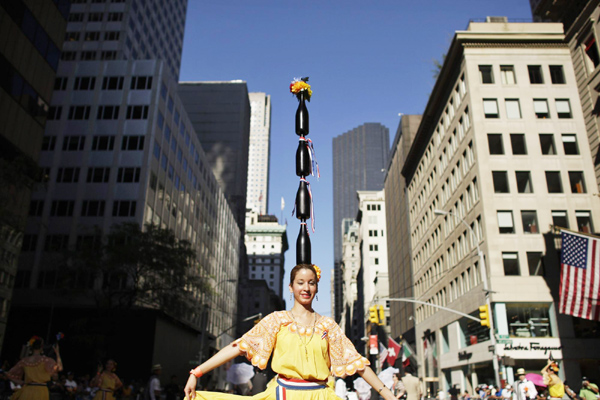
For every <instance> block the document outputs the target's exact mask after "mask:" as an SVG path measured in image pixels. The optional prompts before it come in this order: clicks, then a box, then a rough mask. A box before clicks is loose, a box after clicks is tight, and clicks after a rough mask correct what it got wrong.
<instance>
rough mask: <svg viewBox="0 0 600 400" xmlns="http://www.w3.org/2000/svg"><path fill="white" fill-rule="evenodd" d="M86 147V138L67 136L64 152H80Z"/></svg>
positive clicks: (64, 142) (64, 139) (64, 141)
mask: <svg viewBox="0 0 600 400" xmlns="http://www.w3.org/2000/svg"><path fill="white" fill-rule="evenodd" d="M84 145H85V136H65V137H64V138H63V147H62V149H63V151H80V150H83V146H84Z"/></svg>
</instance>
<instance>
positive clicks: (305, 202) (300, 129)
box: [295, 78, 312, 264]
mask: <svg viewBox="0 0 600 400" xmlns="http://www.w3.org/2000/svg"><path fill="white" fill-rule="evenodd" d="M302 80H303V81H305V82H306V81H307V80H308V78H303V79H302ZM308 96H309V93H308V92H307V91H301V92H299V93H297V95H296V97H297V98H298V109H297V110H296V135H298V136H300V139H299V141H298V150H296V175H297V176H299V177H300V185H299V186H298V192H297V193H296V203H295V209H296V218H298V219H299V220H300V233H298V239H297V240H296V264H312V262H311V248H310V238H309V236H308V226H307V224H306V221H307V220H308V219H310V218H311V217H312V216H311V207H312V199H311V192H310V188H309V183H308V181H307V180H306V177H307V176H308V175H310V174H311V168H312V159H311V154H310V148H309V145H308V143H307V140H306V136H307V135H308V109H307V108H306V101H307V99H309V98H308Z"/></svg>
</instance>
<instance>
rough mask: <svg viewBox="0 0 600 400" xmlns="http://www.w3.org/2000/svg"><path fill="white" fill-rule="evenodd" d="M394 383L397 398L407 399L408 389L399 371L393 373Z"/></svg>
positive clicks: (393, 391) (393, 387)
mask: <svg viewBox="0 0 600 400" xmlns="http://www.w3.org/2000/svg"><path fill="white" fill-rule="evenodd" d="M392 380H393V382H394V383H393V385H392V393H394V396H396V398H397V399H406V389H405V388H404V383H402V377H401V376H400V373H399V372H396V373H395V374H394V375H392Z"/></svg>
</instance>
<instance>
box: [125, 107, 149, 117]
mask: <svg viewBox="0 0 600 400" xmlns="http://www.w3.org/2000/svg"><path fill="white" fill-rule="evenodd" d="M126 118H127V119H148V106H127V117H126Z"/></svg>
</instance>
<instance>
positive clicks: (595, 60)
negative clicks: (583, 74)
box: [584, 35, 600, 71]
mask: <svg viewBox="0 0 600 400" xmlns="http://www.w3.org/2000/svg"><path fill="white" fill-rule="evenodd" d="M584 50H585V54H586V56H587V61H588V64H590V67H589V70H590V71H593V70H594V69H596V67H597V66H598V64H600V56H599V55H598V46H597V44H596V38H595V37H594V35H590V37H589V38H588V39H587V40H586V41H585V44H584Z"/></svg>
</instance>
